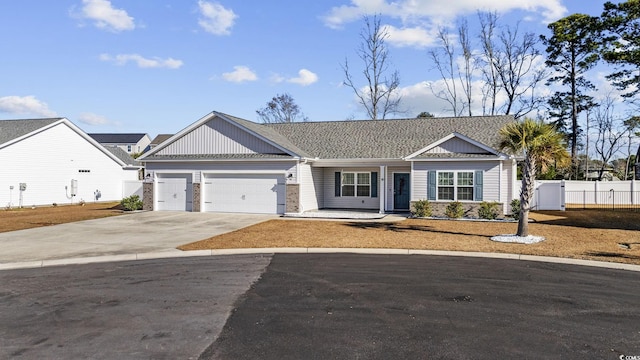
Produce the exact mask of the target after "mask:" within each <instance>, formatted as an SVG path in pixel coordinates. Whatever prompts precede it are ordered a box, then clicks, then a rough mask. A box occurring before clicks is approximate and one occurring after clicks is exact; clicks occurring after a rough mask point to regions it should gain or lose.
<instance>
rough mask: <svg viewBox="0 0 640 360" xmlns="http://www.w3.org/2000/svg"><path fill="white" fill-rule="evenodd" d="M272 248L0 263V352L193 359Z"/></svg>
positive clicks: (27, 356)
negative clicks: (50, 263)
mask: <svg viewBox="0 0 640 360" xmlns="http://www.w3.org/2000/svg"><path fill="white" fill-rule="evenodd" d="M269 261H270V256H264V255H258V256H228V257H227V256H221V257H209V258H207V259H202V258H182V259H170V260H165V261H135V262H117V263H101V264H90V265H69V266H59V267H47V268H41V269H24V270H7V271H0V359H171V360H173V359H197V358H198V357H199V355H200V354H201V353H202V352H203V351H204V350H205V349H206V348H207V347H208V346H209V345H210V344H211V343H212V342H213V341H214V339H215V337H216V336H217V335H218V334H219V333H220V331H221V330H222V327H223V326H224V323H225V321H226V319H227V317H228V316H229V314H230V312H231V311H232V309H233V306H234V303H235V301H236V300H237V299H238V297H239V296H240V295H241V294H243V293H245V292H246V291H247V290H248V289H249V287H250V285H251V284H252V283H253V282H254V281H256V280H257V279H258V278H259V276H260V274H262V272H263V271H264V269H265V267H266V266H267V265H268V264H269Z"/></svg>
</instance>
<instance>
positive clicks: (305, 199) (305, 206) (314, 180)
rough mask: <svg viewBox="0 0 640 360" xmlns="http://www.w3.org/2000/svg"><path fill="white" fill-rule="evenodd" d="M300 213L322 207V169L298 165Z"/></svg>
mask: <svg viewBox="0 0 640 360" xmlns="http://www.w3.org/2000/svg"><path fill="white" fill-rule="evenodd" d="M299 166H300V212H304V211H309V210H317V209H319V208H321V207H323V203H324V201H323V198H324V196H323V192H322V188H323V187H322V183H323V169H322V168H317V167H312V166H311V165H309V164H300V165H299Z"/></svg>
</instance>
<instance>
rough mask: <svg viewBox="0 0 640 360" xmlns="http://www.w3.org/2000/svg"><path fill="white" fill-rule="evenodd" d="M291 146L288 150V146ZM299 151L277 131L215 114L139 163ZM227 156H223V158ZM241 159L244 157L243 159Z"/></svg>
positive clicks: (173, 138) (292, 153) (158, 148)
mask: <svg viewBox="0 0 640 360" xmlns="http://www.w3.org/2000/svg"><path fill="white" fill-rule="evenodd" d="M287 146H289V147H287ZM298 150H299V149H297V148H296V147H295V146H294V145H293V144H290V143H289V142H288V140H287V139H285V138H284V137H282V136H281V135H280V134H278V133H277V132H275V131H273V130H271V129H268V128H266V127H264V126H262V125H260V124H256V123H253V122H251V121H248V120H244V119H240V118H236V117H233V116H230V115H226V114H222V113H218V112H212V113H211V114H209V115H207V116H205V117H203V118H201V119H200V120H198V121H196V122H195V123H193V124H191V125H190V126H188V127H187V128H185V129H183V130H182V131H180V132H178V133H177V134H175V135H173V136H172V137H170V138H169V139H167V140H166V141H164V142H163V143H161V144H160V145H159V146H157V147H155V148H154V149H152V150H151V151H149V152H148V153H147V154H145V155H143V156H142V157H141V158H140V160H143V161H144V160H154V159H161V158H163V157H165V158H175V157H176V156H177V157H184V156H187V157H189V156H203V155H204V156H205V157H206V155H211V158H221V156H220V155H227V156H228V157H230V158H237V157H238V155H244V156H246V157H247V158H249V157H255V156H256V155H261V156H259V157H262V158H263V157H264V155H267V156H268V155H273V156H275V157H280V156H283V155H286V156H288V157H291V156H300V154H299V152H298ZM222 157H224V156H222ZM240 157H242V156H240Z"/></svg>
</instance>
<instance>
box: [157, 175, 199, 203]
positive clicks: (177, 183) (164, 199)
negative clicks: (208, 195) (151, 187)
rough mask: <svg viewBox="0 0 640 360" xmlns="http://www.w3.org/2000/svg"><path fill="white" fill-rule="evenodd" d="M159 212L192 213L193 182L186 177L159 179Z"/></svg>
mask: <svg viewBox="0 0 640 360" xmlns="http://www.w3.org/2000/svg"><path fill="white" fill-rule="evenodd" d="M157 184H158V192H157V194H158V210H176V211H191V208H192V204H193V201H192V200H191V182H190V181H189V179H188V178H186V177H178V178H159V179H158V182H157Z"/></svg>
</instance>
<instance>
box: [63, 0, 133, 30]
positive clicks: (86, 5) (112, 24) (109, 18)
mask: <svg viewBox="0 0 640 360" xmlns="http://www.w3.org/2000/svg"><path fill="white" fill-rule="evenodd" d="M82 4H83V6H82V9H81V11H80V13H79V14H76V15H75V16H76V17H79V18H82V19H89V20H92V21H94V24H95V26H96V27H97V28H99V29H104V30H108V31H112V32H120V31H125V30H133V29H135V27H136V25H135V23H134V21H133V17H131V16H129V14H127V12H126V11H125V10H122V9H116V8H114V7H113V6H112V5H111V1H109V0H82Z"/></svg>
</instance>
